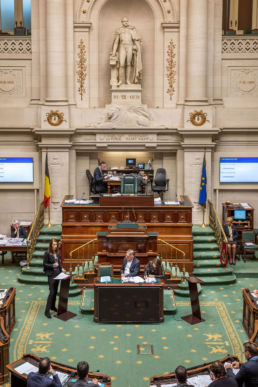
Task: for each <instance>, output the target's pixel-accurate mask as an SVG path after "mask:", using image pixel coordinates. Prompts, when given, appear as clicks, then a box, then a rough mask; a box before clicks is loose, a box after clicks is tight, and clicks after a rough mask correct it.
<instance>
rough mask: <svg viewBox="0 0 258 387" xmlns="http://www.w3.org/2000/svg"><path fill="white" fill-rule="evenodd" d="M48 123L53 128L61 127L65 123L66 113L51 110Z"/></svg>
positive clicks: (47, 115) (48, 114)
mask: <svg viewBox="0 0 258 387" xmlns="http://www.w3.org/2000/svg"><path fill="white" fill-rule="evenodd" d="M46 117H47V121H48V123H49V125H51V126H59V125H61V124H62V122H63V121H64V113H62V112H59V111H58V110H51V111H50V113H47V114H46Z"/></svg>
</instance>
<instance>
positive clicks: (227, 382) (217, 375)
mask: <svg viewBox="0 0 258 387" xmlns="http://www.w3.org/2000/svg"><path fill="white" fill-rule="evenodd" d="M209 372H210V377H211V380H212V383H210V384H209V387H238V386H237V382H236V381H235V380H234V379H233V378H231V377H230V376H228V375H227V373H226V370H225V368H224V365H223V364H222V363H221V362H220V361H216V362H215V363H213V364H212V365H211V366H210V368H209Z"/></svg>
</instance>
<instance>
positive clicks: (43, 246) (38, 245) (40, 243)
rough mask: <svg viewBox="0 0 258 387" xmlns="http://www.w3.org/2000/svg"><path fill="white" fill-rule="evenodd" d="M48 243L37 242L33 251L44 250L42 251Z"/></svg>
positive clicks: (46, 247)
mask: <svg viewBox="0 0 258 387" xmlns="http://www.w3.org/2000/svg"><path fill="white" fill-rule="evenodd" d="M48 246H49V243H48V242H37V244H36V246H35V251H37V250H44V252H45V251H46V250H47V249H48Z"/></svg>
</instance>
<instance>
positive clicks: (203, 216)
mask: <svg viewBox="0 0 258 387" xmlns="http://www.w3.org/2000/svg"><path fill="white" fill-rule="evenodd" d="M204 218H205V208H204V206H202V225H201V227H202V228H206V226H205V222H204Z"/></svg>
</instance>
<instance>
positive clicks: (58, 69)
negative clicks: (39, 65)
mask: <svg viewBox="0 0 258 387" xmlns="http://www.w3.org/2000/svg"><path fill="white" fill-rule="evenodd" d="M66 39H67V37H66V2H65V1H64V0H46V43H47V44H46V47H47V66H46V67H47V79H46V80H47V82H46V84H47V90H46V102H47V103H50V104H51V103H52V104H55V105H57V104H62V103H67V75H66V74H67V72H66V70H67V57H66Z"/></svg>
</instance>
